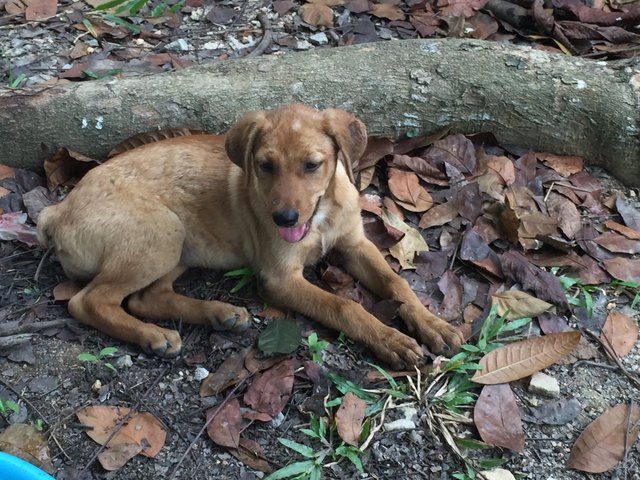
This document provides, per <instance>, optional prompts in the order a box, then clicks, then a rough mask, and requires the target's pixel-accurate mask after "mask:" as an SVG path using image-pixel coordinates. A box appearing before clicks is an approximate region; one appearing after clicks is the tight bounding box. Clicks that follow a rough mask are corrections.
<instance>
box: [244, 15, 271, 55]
mask: <svg viewBox="0 0 640 480" xmlns="http://www.w3.org/2000/svg"><path fill="white" fill-rule="evenodd" d="M258 20H259V21H260V25H262V39H261V40H260V43H258V46H257V47H256V48H254V49H253V50H252V51H251V52H250V53H249V54H248V55H247V58H249V57H257V56H259V55H262V54H263V53H264V52H265V51H266V50H267V48H269V45H271V41H272V40H273V32H272V31H271V22H270V21H269V18H268V17H267V15H266V14H265V13H260V14H258Z"/></svg>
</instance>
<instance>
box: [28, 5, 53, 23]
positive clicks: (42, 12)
mask: <svg viewBox="0 0 640 480" xmlns="http://www.w3.org/2000/svg"><path fill="white" fill-rule="evenodd" d="M28 3H29V5H28V6H27V8H26V10H25V11H24V16H25V19H26V20H27V21H29V22H40V21H42V20H47V19H48V18H51V17H53V16H54V15H55V14H56V11H57V9H58V0H29V2H28Z"/></svg>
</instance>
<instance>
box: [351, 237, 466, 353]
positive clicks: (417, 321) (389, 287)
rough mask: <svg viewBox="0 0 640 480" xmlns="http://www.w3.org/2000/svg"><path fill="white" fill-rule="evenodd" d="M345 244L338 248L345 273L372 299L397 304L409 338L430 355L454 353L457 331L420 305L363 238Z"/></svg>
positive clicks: (379, 254) (400, 278) (380, 255)
mask: <svg viewBox="0 0 640 480" xmlns="http://www.w3.org/2000/svg"><path fill="white" fill-rule="evenodd" d="M349 240H350V241H348V242H343V243H342V245H343V247H342V248H340V251H341V252H342V254H343V256H344V258H345V262H346V265H345V267H346V269H347V271H348V272H349V273H351V275H353V276H354V277H356V278H357V279H358V280H360V281H361V282H362V283H363V284H364V285H365V287H367V288H368V289H369V290H371V291H372V292H373V293H375V294H376V295H378V296H380V297H382V298H388V299H393V300H397V301H399V302H401V303H402V304H401V305H400V308H399V311H398V314H399V315H400V317H401V318H402V319H403V320H404V322H405V324H406V325H407V328H408V329H409V331H410V332H411V335H413V336H414V337H415V338H417V339H418V340H419V341H420V342H422V343H425V344H426V345H428V346H429V348H430V349H431V351H432V352H434V353H446V354H451V353H455V352H457V351H458V349H459V348H460V344H461V343H462V340H463V338H462V334H461V333H460V331H459V330H458V329H457V328H455V327H453V326H452V325H449V324H448V323H447V322H445V321H444V320H442V319H440V318H438V317H436V316H435V315H434V314H433V313H431V312H430V311H429V310H427V309H426V308H425V306H424V305H422V303H421V302H420V300H418V297H417V296H416V294H415V293H414V292H413V291H412V290H411V288H410V287H409V284H408V283H407V282H406V280H405V279H403V278H402V277H400V276H399V275H397V274H396V273H395V272H394V271H393V270H392V269H391V267H390V266H389V264H387V262H386V260H385V259H384V257H383V256H382V254H381V253H380V251H379V250H378V249H377V248H376V246H375V245H374V244H373V243H371V242H370V241H369V240H368V239H367V238H366V237H365V236H364V234H362V235H356V236H355V238H351V239H349Z"/></svg>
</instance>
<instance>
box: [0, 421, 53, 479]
mask: <svg viewBox="0 0 640 480" xmlns="http://www.w3.org/2000/svg"><path fill="white" fill-rule="evenodd" d="M0 452H6V453H8V454H10V455H13V456H15V457H18V458H21V459H23V460H24V461H25V462H29V463H30V464H32V465H35V466H36V467H38V468H41V469H42V470H44V471H45V472H48V473H53V470H54V468H53V464H52V463H51V453H50V452H49V446H48V445H47V439H46V438H45V437H44V435H43V434H42V432H39V431H38V430H36V428H35V427H34V426H33V425H27V424H26V423H13V424H11V425H9V426H8V427H7V428H5V429H4V430H3V431H2V432H0ZM3 471H4V469H3ZM8 478H10V477H7V480H8ZM16 480H18V478H17V477H16Z"/></svg>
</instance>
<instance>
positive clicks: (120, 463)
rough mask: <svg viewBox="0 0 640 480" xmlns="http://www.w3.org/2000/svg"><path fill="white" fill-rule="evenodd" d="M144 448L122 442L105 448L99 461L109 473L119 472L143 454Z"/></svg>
mask: <svg viewBox="0 0 640 480" xmlns="http://www.w3.org/2000/svg"><path fill="white" fill-rule="evenodd" d="M143 449H144V447H143V446H142V445H140V444H138V443H136V442H133V441H131V442H122V443H117V444H115V445H111V443H109V446H108V447H107V448H105V449H104V450H103V451H101V452H100V453H99V454H98V461H99V462H100V465H102V468H104V469H105V470H107V471H113V470H119V469H120V468H122V467H124V466H125V464H126V463H127V462H128V461H129V460H131V459H132V458H133V457H135V456H136V455H138V454H139V453H141V452H142V450H143Z"/></svg>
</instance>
